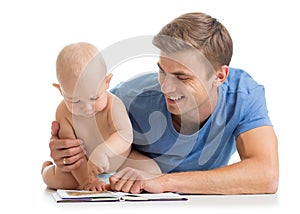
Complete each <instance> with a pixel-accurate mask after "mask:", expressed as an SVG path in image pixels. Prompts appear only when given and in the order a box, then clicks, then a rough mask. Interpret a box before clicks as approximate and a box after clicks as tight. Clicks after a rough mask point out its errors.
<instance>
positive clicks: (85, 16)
mask: <svg viewBox="0 0 300 214" xmlns="http://www.w3.org/2000/svg"><path fill="white" fill-rule="evenodd" d="M296 5H297V4H296V1H292V0H285V1H278V0H272V1H271V0H265V1H261V0H251V1H250V0H249V1H234V0H227V1H223V0H219V1H218V0H210V1H205V0H198V1H195V0H184V1H183V0H182V1H174V0H151V1H139V0H119V1H117V0H109V1H96V0H95V1H93V0H82V1H79V0H68V1H64V0H60V1H59V0H52V1H34V0H27V1H21V0H20V1H16V0H11V1H6V2H4V1H1V2H0V30H1V31H0V32H1V33H0V59H1V64H0V70H1V77H0V78H1V83H0V93H1V97H0V99H1V105H0V109H1V112H0V113H1V123H2V126H1V139H2V140H1V145H2V148H1V155H0V158H1V159H0V160H1V161H0V164H1V170H2V172H1V176H0V179H1V185H2V187H1V188H2V191H1V192H2V194H3V193H5V194H6V195H1V196H0V197H1V204H2V205H4V206H2V205H1V207H0V210H1V209H6V208H7V209H9V210H19V209H20V210H24V211H27V210H29V209H32V208H33V206H34V207H35V209H38V208H39V209H41V210H42V209H44V208H43V207H44V206H45V205H44V204H43V203H46V204H48V207H47V206H46V208H45V209H46V210H45V212H48V211H51V212H52V209H53V210H55V211H56V212H60V211H64V208H58V207H57V206H56V205H55V204H54V202H52V201H51V202H50V203H49V202H45V201H43V199H36V200H37V202H36V204H35V205H32V202H30V200H29V198H33V197H35V196H36V197H41V196H42V195H43V194H44V191H45V186H44V184H43V182H42V180H41V177H40V169H41V164H42V162H43V161H44V160H46V159H49V149H48V140H49V137H50V126H51V121H52V120H53V119H54V112H55V109H56V106H57V104H58V103H59V102H60V100H61V97H60V94H59V93H58V91H57V90H55V89H54V88H53V87H52V83H53V82H55V81H56V78H55V60H56V56H57V54H58V52H59V51H60V50H61V49H62V47H64V46H65V45H66V44H69V43H72V42H79V41H86V42H90V43H93V44H94V45H96V46H97V47H98V48H99V49H100V50H101V49H104V48H106V47H108V46H110V45H112V44H114V43H116V42H118V41H120V40H123V39H127V38H131V37H135V36H143V35H154V34H156V33H157V32H158V31H159V30H160V29H161V28H162V27H163V26H164V25H165V24H167V23H168V22H169V21H171V20H172V19H174V18H175V17H177V16H179V15H181V14H183V13H187V12H194V11H200V12H205V13H208V14H210V15H212V16H213V17H215V18H218V19H219V20H220V21H221V22H222V23H223V24H224V25H225V26H226V27H227V29H228V30H229V32H230V33H231V36H232V38H233V41H234V55H233V59H232V63H231V66H232V67H239V68H242V69H244V70H246V71H248V72H249V73H250V74H251V75H252V76H253V77H254V78H255V79H256V80H257V81H258V82H259V83H261V84H263V85H265V88H266V95H267V102H268V108H269V112H270V116H271V119H272V121H273V124H274V128H275V130H276V132H277V135H278V138H279V152H280V185H279V191H278V193H277V194H276V195H277V199H278V200H277V202H276V204H275V205H274V206H272V207H270V209H269V208H266V209H265V210H264V213H267V212H268V211H270V212H271V211H272V212H274V210H277V211H280V212H281V211H284V210H286V209H287V208H292V209H294V210H299V207H298V206H297V203H298V202H297V201H295V199H296V198H297V196H298V192H299V190H300V189H299V184H298V183H299V180H300V177H299V175H296V174H295V173H296V172H297V171H298V169H299V167H298V162H299V161H298V160H297V157H298V156H299V155H298V153H299V149H300V146H299V138H298V133H297V131H298V127H297V123H298V121H299V119H300V117H299V107H300V106H299V102H297V99H299V94H298V92H299V89H298V87H297V83H298V76H299V72H300V71H299V65H298V62H299V59H298V58H299V49H300V45H299V38H300V34H299V23H298V22H299V20H300V15H299V11H298V8H299V7H298V6H296ZM155 62H156V59H153V58H149V59H148V60H146V61H142V60H141V59H137V60H135V61H134V60H132V61H130V62H128V63H127V64H124V65H121V66H120V67H119V68H118V69H119V70H118V72H116V73H115V74H114V79H113V84H116V83H117V82H118V81H121V80H126V79H127V78H128V77H129V75H128V72H129V71H130V74H132V75H133V74H135V73H137V72H147V71H151V70H156V64H155ZM124 71H126V75H124V73H125V72H124ZM297 94H298V95H297ZM16 193H20V194H22V195H19V196H18V197H17V198H18V200H14V201H12V200H11V199H10V198H11V197H12V196H13V195H15V194H16ZM24 194H26V195H24ZM23 197H24V198H23ZM20 198H23V199H22V200H20ZM52 203H53V204H54V205H53V206H52V205H50V207H49V204H52ZM211 206H212V207H211V208H212V209H213V207H214V205H211ZM227 208H228V210H230V211H232V212H234V210H235V208H234V207H230V208H229V207H227ZM197 209H198V210H199V211H201V207H198V208H197ZM240 209H242V210H243V211H244V212H248V211H249V212H252V211H253V210H252V209H251V207H245V209H244V208H243V207H242V208H241V207H240ZM74 211H78V210H74ZM100 211H101V210H99V212H100ZM123 211H124V210H123ZM220 211H222V210H220ZM223 211H224V210H223ZM78 212H79V211H78Z"/></svg>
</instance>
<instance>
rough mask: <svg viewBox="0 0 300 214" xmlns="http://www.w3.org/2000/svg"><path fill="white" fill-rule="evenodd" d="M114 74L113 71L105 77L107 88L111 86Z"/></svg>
mask: <svg viewBox="0 0 300 214" xmlns="http://www.w3.org/2000/svg"><path fill="white" fill-rule="evenodd" d="M112 76H113V74H112V73H109V74H107V76H106V77H105V85H106V88H107V89H108V88H109V84H110V81H111V78H112Z"/></svg>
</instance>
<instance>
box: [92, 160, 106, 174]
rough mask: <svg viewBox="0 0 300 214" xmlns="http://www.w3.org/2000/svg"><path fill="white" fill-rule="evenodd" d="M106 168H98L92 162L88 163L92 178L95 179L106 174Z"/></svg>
mask: <svg viewBox="0 0 300 214" xmlns="http://www.w3.org/2000/svg"><path fill="white" fill-rule="evenodd" d="M106 170H107V169H106V167H98V166H96V165H95V164H94V163H93V162H92V161H90V160H89V161H88V171H89V176H90V178H93V177H95V175H98V174H102V173H105V171H106Z"/></svg>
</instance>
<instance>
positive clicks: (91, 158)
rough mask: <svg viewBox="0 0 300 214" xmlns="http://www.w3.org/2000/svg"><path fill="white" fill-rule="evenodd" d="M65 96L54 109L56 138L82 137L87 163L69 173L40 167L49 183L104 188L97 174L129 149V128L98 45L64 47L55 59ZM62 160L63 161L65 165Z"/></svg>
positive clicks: (114, 166)
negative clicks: (112, 92) (112, 88)
mask: <svg viewBox="0 0 300 214" xmlns="http://www.w3.org/2000/svg"><path fill="white" fill-rule="evenodd" d="M56 74H57V79H58V82H59V84H53V86H55V87H56V88H57V89H58V90H59V91H60V93H61V95H62V96H63V101H62V102H61V103H60V104H59V106H58V107H57V110H56V120H57V121H58V122H59V124H60V130H59V134H58V136H59V138H61V139H81V140H82V141H83V144H84V148H85V151H86V158H85V163H84V164H83V165H82V166H81V167H80V168H79V169H76V170H74V171H72V172H63V171H61V170H60V169H59V168H58V167H56V166H55V165H53V164H52V162H50V161H46V162H44V164H43V167H42V176H43V180H44V182H45V183H46V184H47V186H48V187H50V188H54V189H84V190H96V191H102V190H104V189H105V184H106V183H105V182H104V181H102V180H101V179H99V178H98V174H109V173H112V172H114V171H116V170H118V169H119V168H120V167H121V165H122V164H123V163H124V161H125V160H126V158H127V157H128V155H129V154H130V151H131V144H132V139H133V133H132V126H131V123H130V120H129V117H128V114H127V111H126V108H125V106H124V104H123V103H122V101H121V100H120V99H119V98H117V97H116V96H114V95H113V94H111V93H110V92H109V91H108V88H109V83H110V80H111V78H112V74H111V73H109V74H107V72H106V65H105V62H104V59H103V58H102V56H101V54H100V53H99V51H98V50H97V48H96V47H95V46H93V45H91V44H88V43H83V42H82V43H74V44H70V45H68V46H66V47H64V48H63V49H62V50H61V52H60V53H59V55H58V57H57V61H56ZM66 160H67V157H66V159H64V164H68V163H67V162H66Z"/></svg>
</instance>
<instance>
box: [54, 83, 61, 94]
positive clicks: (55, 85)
mask: <svg viewBox="0 0 300 214" xmlns="http://www.w3.org/2000/svg"><path fill="white" fill-rule="evenodd" d="M52 85H53V87H55V88H57V89H58V90H59V92H60V94H62V91H61V88H60V85H59V84H57V83H53V84H52Z"/></svg>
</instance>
